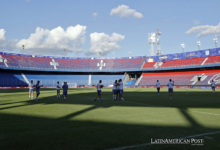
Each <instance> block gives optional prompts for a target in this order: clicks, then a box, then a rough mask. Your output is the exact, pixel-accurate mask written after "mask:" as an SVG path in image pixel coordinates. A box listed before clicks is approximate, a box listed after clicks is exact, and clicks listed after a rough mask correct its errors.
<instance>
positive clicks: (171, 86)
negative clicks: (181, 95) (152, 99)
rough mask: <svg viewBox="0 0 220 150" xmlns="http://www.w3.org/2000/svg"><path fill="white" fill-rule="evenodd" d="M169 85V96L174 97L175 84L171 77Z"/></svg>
mask: <svg viewBox="0 0 220 150" xmlns="http://www.w3.org/2000/svg"><path fill="white" fill-rule="evenodd" d="M167 86H168V92H169V98H170V99H173V86H174V82H173V81H172V80H171V79H170V81H169V83H168V84H167Z"/></svg>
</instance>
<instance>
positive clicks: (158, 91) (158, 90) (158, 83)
mask: <svg viewBox="0 0 220 150" xmlns="http://www.w3.org/2000/svg"><path fill="white" fill-rule="evenodd" d="M156 86H157V93H158V95H160V82H159V80H157V83H156Z"/></svg>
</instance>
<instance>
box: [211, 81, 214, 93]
mask: <svg viewBox="0 0 220 150" xmlns="http://www.w3.org/2000/svg"><path fill="white" fill-rule="evenodd" d="M211 86H212V91H213V93H215V82H214V81H213V80H212V83H211Z"/></svg>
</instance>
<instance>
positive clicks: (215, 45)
mask: <svg viewBox="0 0 220 150" xmlns="http://www.w3.org/2000/svg"><path fill="white" fill-rule="evenodd" d="M213 40H214V41H215V48H217V42H218V41H217V38H215V39H213Z"/></svg>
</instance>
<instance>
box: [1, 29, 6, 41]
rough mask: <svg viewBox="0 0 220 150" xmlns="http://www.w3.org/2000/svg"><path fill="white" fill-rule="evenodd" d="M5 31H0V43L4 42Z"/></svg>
mask: <svg viewBox="0 0 220 150" xmlns="http://www.w3.org/2000/svg"><path fill="white" fill-rule="evenodd" d="M5 32H6V31H5V29H0V41H5V40H6V38H5Z"/></svg>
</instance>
